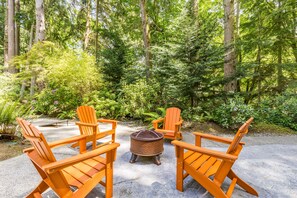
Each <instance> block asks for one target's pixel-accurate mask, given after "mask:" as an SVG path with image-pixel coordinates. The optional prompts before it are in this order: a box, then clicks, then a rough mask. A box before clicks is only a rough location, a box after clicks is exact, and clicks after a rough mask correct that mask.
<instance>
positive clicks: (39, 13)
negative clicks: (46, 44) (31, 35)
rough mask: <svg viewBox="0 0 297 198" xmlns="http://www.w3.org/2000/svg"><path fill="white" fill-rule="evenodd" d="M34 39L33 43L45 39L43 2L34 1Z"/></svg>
mask: <svg viewBox="0 0 297 198" xmlns="http://www.w3.org/2000/svg"><path fill="white" fill-rule="evenodd" d="M35 3H36V35H35V36H36V37H35V41H36V42H38V41H43V40H44V39H45V17H44V3H43V0H36V1H35Z"/></svg>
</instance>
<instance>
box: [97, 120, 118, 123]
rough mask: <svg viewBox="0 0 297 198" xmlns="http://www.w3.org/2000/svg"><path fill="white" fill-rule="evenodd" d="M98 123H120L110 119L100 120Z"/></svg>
mask: <svg viewBox="0 0 297 198" xmlns="http://www.w3.org/2000/svg"><path fill="white" fill-rule="evenodd" d="M97 122H107V123H117V122H118V121H116V120H109V119H98V120H97Z"/></svg>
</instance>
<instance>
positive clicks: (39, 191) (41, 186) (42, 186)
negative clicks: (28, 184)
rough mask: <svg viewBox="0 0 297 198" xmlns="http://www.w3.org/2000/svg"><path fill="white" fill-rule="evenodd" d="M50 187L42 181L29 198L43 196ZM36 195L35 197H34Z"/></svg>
mask: <svg viewBox="0 0 297 198" xmlns="http://www.w3.org/2000/svg"><path fill="white" fill-rule="evenodd" d="M48 188H49V186H48V185H47V184H46V183H45V182H44V181H43V180H42V181H41V182H40V183H39V184H38V186H37V187H36V188H35V189H34V190H33V191H32V192H31V193H30V194H29V195H27V198H34V197H36V196H35V195H37V194H42V193H43V192H44V191H45V190H46V189H48ZM34 194H35V195H34Z"/></svg>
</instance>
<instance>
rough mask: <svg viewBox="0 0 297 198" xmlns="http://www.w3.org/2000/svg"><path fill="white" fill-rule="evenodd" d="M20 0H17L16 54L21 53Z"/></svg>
mask: <svg viewBox="0 0 297 198" xmlns="http://www.w3.org/2000/svg"><path fill="white" fill-rule="evenodd" d="M19 14H20V0H15V16H16V17H15V21H14V22H15V54H16V55H20V22H19V17H18V16H19Z"/></svg>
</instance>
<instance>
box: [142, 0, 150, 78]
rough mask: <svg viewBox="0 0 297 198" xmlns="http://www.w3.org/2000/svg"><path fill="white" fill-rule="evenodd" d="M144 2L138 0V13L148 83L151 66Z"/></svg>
mask: <svg viewBox="0 0 297 198" xmlns="http://www.w3.org/2000/svg"><path fill="white" fill-rule="evenodd" d="M145 5H146V0H140V11H141V21H142V33H143V43H144V51H145V65H146V80H147V82H148V81H149V78H150V76H151V74H150V70H151V64H150V56H151V55H150V35H149V25H148V21H147V13H146V10H145Z"/></svg>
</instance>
